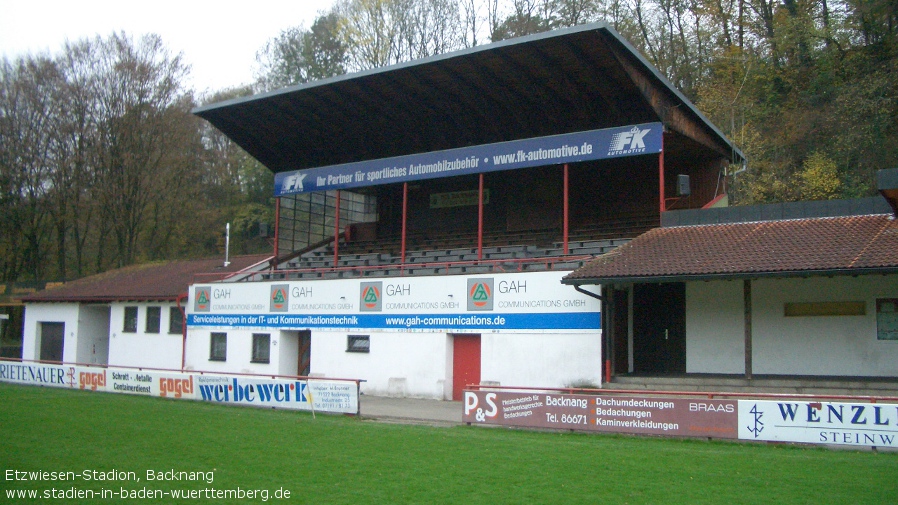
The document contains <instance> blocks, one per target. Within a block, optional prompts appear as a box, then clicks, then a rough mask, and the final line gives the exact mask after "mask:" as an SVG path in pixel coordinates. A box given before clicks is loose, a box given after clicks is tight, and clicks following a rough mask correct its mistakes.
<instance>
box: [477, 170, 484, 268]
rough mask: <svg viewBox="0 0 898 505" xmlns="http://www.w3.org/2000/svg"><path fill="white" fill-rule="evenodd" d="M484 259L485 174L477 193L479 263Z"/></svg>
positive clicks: (481, 175)
mask: <svg viewBox="0 0 898 505" xmlns="http://www.w3.org/2000/svg"><path fill="white" fill-rule="evenodd" d="M482 259H483V173H481V174H480V183H479V184H478V191H477V261H480V260H482Z"/></svg>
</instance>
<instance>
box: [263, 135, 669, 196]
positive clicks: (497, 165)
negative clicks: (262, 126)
mask: <svg viewBox="0 0 898 505" xmlns="http://www.w3.org/2000/svg"><path fill="white" fill-rule="evenodd" d="M662 130H663V127H662V125H661V123H646V124H640V125H635V126H624V127H620V128H606V129H603V130H591V131H586V132H577V133H568V134H564V135H553V136H551V137H539V138H533V139H525V140H513V141H509V142H500V143H497V144H487V145H482V146H472V147H462V148H458V149H449V150H446V151H436V152H431V153H421V154H412V155H408V156H397V157H395V158H384V159H380V160H370V161H360V162H357V163H347V164H343V165H332V166H327V167H318V168H308V169H305V170H294V171H292V172H281V173H278V174H275V176H274V196H284V195H291V194H295V193H308V192H311V191H327V190H334V189H347V188H357V187H362V186H374V185H378V184H393V183H397V182H409V181H417V180H423V179H436V178H439V177H451V176H456V175H464V174H479V173H483V172H495V171H500V170H513V169H518V168H527V167H537V166H544V165H555V164H561V163H575V162H579V161H591V160H601V159H607V158H621V157H626V156H639V155H643V154H657V153H660V152H661V146H662V140H661V134H662Z"/></svg>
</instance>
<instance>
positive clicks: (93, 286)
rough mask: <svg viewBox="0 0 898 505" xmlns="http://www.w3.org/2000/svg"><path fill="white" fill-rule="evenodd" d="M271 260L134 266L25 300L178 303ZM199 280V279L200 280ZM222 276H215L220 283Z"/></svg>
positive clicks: (250, 258)
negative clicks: (199, 288)
mask: <svg viewBox="0 0 898 505" xmlns="http://www.w3.org/2000/svg"><path fill="white" fill-rule="evenodd" d="M269 258H271V255H268V254H255V255H247V256H235V257H233V258H231V263H230V265H228V266H227V267H226V268H225V267H224V266H223V261H222V259H221V258H213V259H200V260H181V261H169V262H164V263H146V264H142V265H132V266H128V267H124V268H119V269H116V270H110V271H108V272H103V273H101V274H97V275H92V276H90V277H84V278H82V279H78V280H76V281H72V282H67V283H65V284H63V285H62V286H59V287H56V288H52V289H46V290H44V291H39V292H37V293H34V294H32V295H28V296H25V297H22V301H24V302H104V303H107V302H113V301H126V300H175V299H177V297H178V296H179V295H182V294H184V293H186V292H187V287H188V285H189V284H191V283H193V282H195V281H197V282H204V281H205V282H209V281H210V280H211V279H210V278H209V277H206V279H205V280H204V279H203V277H205V276H207V275H208V276H213V275H215V276H224V275H225V274H229V273H231V274H233V273H237V272H240V271H242V270H245V269H247V268H249V267H252V266H253V265H257V264H259V263H262V262H265V261H266V260H268V259H269ZM198 276H199V277H200V278H197V277H198ZM221 278H222V277H215V280H219V279H221Z"/></svg>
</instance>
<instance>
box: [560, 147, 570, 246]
mask: <svg viewBox="0 0 898 505" xmlns="http://www.w3.org/2000/svg"><path fill="white" fill-rule="evenodd" d="M569 183H570V172H569V170H568V164H567V163H565V164H564V198H563V200H564V212H563V213H564V217H563V219H564V223H562V227H563V230H562V234H563V236H564V238H563V240H564V254H570V253H571V250H570V247H569V244H568V231H569V230H568V222H569V219H570V204H569V198H570V189H569V188H570V186H569Z"/></svg>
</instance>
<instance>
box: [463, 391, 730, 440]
mask: <svg viewBox="0 0 898 505" xmlns="http://www.w3.org/2000/svg"><path fill="white" fill-rule="evenodd" d="M463 408H464V411H463V417H462V421H463V422H466V423H471V424H493V425H500V426H519V427H528V428H555V429H565V430H582V431H597V432H608V433H635V434H643V435H667V436H680V437H713V438H730V439H734V438H736V437H737V433H736V419H737V414H736V402H735V401H732V400H706V399H699V400H696V399H685V398H643V397H634V396H604V395H602V396H596V395H572V394H559V393H513V392H504V391H503V392H492V391H465V394H464V407H463Z"/></svg>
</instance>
